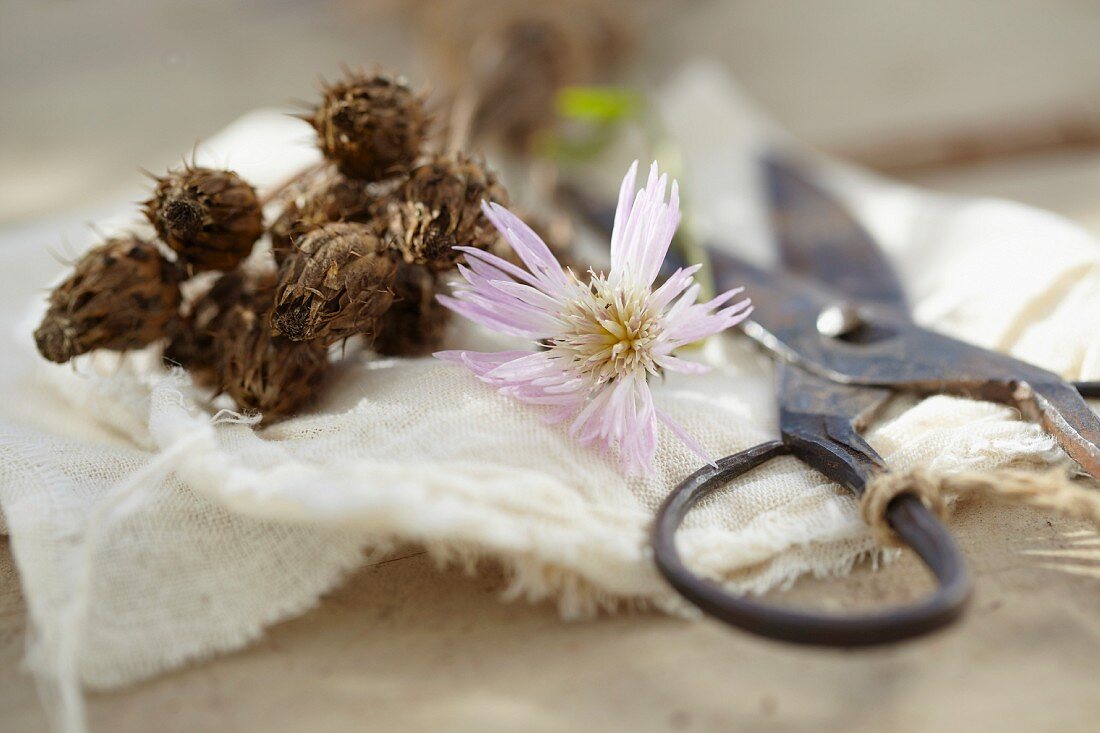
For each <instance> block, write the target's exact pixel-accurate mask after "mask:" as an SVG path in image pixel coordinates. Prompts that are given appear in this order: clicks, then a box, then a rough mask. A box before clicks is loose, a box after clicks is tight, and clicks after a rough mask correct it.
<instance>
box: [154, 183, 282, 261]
mask: <svg viewBox="0 0 1100 733" xmlns="http://www.w3.org/2000/svg"><path fill="white" fill-rule="evenodd" d="M145 216H146V217H147V218H148V219H149V221H150V222H152V224H153V226H154V227H155V228H156V230H157V234H159V235H160V237H161V239H163V240H164V241H165V243H167V244H168V246H169V247H171V248H172V249H173V250H175V251H176V252H177V253H178V254H179V257H180V260H181V261H182V262H184V263H185V264H187V265H188V266H189V267H190V268H191V270H192V271H194V272H202V271H204V270H231V269H233V268H234V267H236V265H237V263H238V262H240V261H241V260H242V259H244V258H245V257H247V256H248V254H249V252H251V251H252V245H253V244H254V243H255V242H256V240H257V239H259V237H260V235H261V234H263V231H264V223H263V214H262V212H261V210H260V202H259V199H257V197H256V191H255V190H254V189H253V188H252V186H250V185H248V183H247V182H245V181H244V179H242V178H241V177H240V176H238V175H237V174H236V173H233V172H232V171H220V170H211V169H210V168H196V167H191V166H187V167H185V168H184V169H183V170H181V171H171V172H169V173H168V175H166V176H164V177H163V178H158V179H157V185H156V188H155V189H154V192H153V198H151V199H149V200H148V201H146V202H145Z"/></svg>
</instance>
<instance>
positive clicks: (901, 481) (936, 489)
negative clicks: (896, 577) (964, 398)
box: [860, 468, 1100, 546]
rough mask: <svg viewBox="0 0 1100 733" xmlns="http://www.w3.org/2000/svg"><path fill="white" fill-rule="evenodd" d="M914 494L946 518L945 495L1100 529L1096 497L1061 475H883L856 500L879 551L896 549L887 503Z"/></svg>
mask: <svg viewBox="0 0 1100 733" xmlns="http://www.w3.org/2000/svg"><path fill="white" fill-rule="evenodd" d="M905 493H912V494H916V495H917V496H918V497H920V499H921V501H922V502H924V504H925V506H927V507H928V508H929V509H931V510H932V511H933V512H935V513H936V514H938V515H939V516H940V517H941V518H945V516H946V514H947V503H946V501H945V495H949V494H956V495H966V494H970V495H978V496H984V497H987V498H990V499H995V500H997V501H1000V502H1002V503H1005V504H1021V505H1024V506H1029V507H1032V508H1033V509H1038V510H1040V511H1045V512H1050V513H1053V514H1058V515H1061V516H1064V517H1069V518H1071V519H1085V520H1088V521H1090V522H1092V523H1093V524H1094V525H1096V527H1097V528H1100V492H1098V491H1096V490H1095V489H1086V488H1084V487H1082V486H1080V485H1079V484H1076V483H1074V482H1073V481H1072V480H1071V479H1070V477H1069V476H1068V475H1066V473H1065V472H1064V471H1062V470H1060V469H1052V470H1049V471H1042V472H1036V471H1026V470H1020V469H1002V470H999V471H988V472H982V471H966V472H963V473H955V474H934V473H931V472H930V471H928V470H926V469H920V468H918V469H914V470H912V471H906V472H901V473H882V474H880V475H878V476H876V477H875V478H874V479H873V480H872V481H871V482H870V483H869V484H868V485H867V489H866V490H865V491H864V493H863V497H862V498H861V499H860V514H861V515H862V516H863V519H864V521H866V522H867V523H868V524H869V525H871V528H872V529H873V530H874V533H875V541H876V542H878V543H879V545H882V546H897V545H898V542H897V539H896V538H895V536H894V531H893V529H891V528H890V525H889V524H888V523H887V522H886V518H885V512H886V507H887V505H889V503H890V501H891V500H892V499H894V497H896V496H898V495H899V494H905Z"/></svg>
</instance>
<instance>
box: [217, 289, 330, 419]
mask: <svg viewBox="0 0 1100 733" xmlns="http://www.w3.org/2000/svg"><path fill="white" fill-rule="evenodd" d="M214 344H215V348H216V352H217V370H218V387H219V388H220V390H221V391H222V392H224V393H225V394H227V395H229V396H230V397H231V398H233V401H234V402H236V403H237V407H238V408H240V409H242V410H248V411H256V412H262V413H263V415H264V421H265V422H270V421H271V420H274V419H277V418H281V417H286V416H287V415H290V414H291V413H293V412H295V411H296V410H298V409H299V408H300V407H302V406H303V405H305V404H307V403H308V402H309V401H310V400H312V399H313V398H314V397H315V395H316V394H317V391H318V389H319V388H320V384H321V381H322V380H323V379H324V376H325V374H326V372H327V371H328V368H329V362H328V353H327V350H326V349H325V347H324V346H322V345H321V344H319V343H316V342H312V343H302V342H295V341H290V340H289V339H285V338H282V337H279V336H274V335H272V333H271V329H270V328H269V327H268V324H267V317H266V312H264V311H262V310H261V311H257V310H255V309H253V308H250V307H247V306H242V305H234V306H232V307H231V308H230V309H229V311H228V312H227V313H226V314H225V318H224V320H223V322H222V324H221V326H220V328H219V329H218V330H217V331H216V332H215V333H214Z"/></svg>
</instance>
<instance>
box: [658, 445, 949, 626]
mask: <svg viewBox="0 0 1100 733" xmlns="http://www.w3.org/2000/svg"><path fill="white" fill-rule="evenodd" d="M790 453H791V449H790V448H789V447H788V446H787V445H785V444H784V443H783V442H782V441H779V440H776V441H772V442H769V443H763V444H761V445H758V446H755V447H753V448H749V449H748V450H745V451H742V452H741V453H737V454H735V455H732V456H728V457H726V458H723V459H721V460H719V461H718V462H717V466H705V467H703V468H702V469H700V470H698V471H696V472H695V473H693V474H692V475H691V476H689V477H688V478H686V479H685V480H684V481H683V482H681V483H680V485H679V486H677V487H676V488H675V489H674V490H673V491H672V493H670V494H669V495H668V497H667V498H666V499H665V501H664V503H663V504H662V505H661V508H660V509H659V510H658V512H657V519H656V524H655V526H654V531H653V536H652V540H651V543H652V547H653V551H654V555H655V559H656V563H657V567H658V569H659V570H660V571H661V574H662V575H663V576H664V577H665V578H666V579H667V580H668V582H669V583H671V584H672V586H673V587H674V588H676V590H678V591H679V592H680V593H681V594H683V596H684V597H685V598H687V599H688V600H690V601H691V602H692V603H694V604H695V605H696V606H698V607H699V608H700V609H701V610H702V611H704V612H705V613H707V614H709V615H710V616H713V617H715V618H717V619H719V620H721V621H724V622H726V623H729V624H733V625H734V626H738V627H740V628H742V629H745V630H746V631H750V632H753V633H755V634H759V635H761V636H766V637H769V638H772V639H778V640H781V641H788V642H793V643H796V644H812V645H821V646H870V645H874V644H885V643H888V642H894V641H900V640H902V639H908V638H911V637H914V636H919V635H920V634H923V633H926V632H928V631H932V630H934V629H938V628H940V627H942V626H945V625H947V624H949V623H951V622H952V621H954V620H955V619H956V618H958V617H959V616H960V615H961V614H962V611H963V609H964V607H965V606H966V602H967V600H968V599H969V597H970V579H969V574H968V572H967V569H966V564H965V562H964V560H963V557H962V555H961V554H960V552H959V550H958V547H957V546H956V545H955V542H954V540H952V538H951V535H950V534H949V533H948V531H947V529H946V528H945V527H944V526H943V524H942V523H941V522H940V521H939V519H937V518H936V516H935V515H933V514H932V513H931V512H930V511H929V510H928V509H927V508H926V507H925V506H924V504H922V503H921V501H920V499H918V498H917V497H916V496H914V495H912V494H902V495H900V496H898V497H897V498H895V499H894V500H893V501H892V502H891V503H890V504H889V506H888V507H887V510H886V519H887V521H888V522H889V523H890V526H891V527H893V529H894V531H895V532H896V533H897V534H898V536H899V537H900V538H901V540H902V541H903V542H904V543H905V544H906V545H908V546H909V547H910V548H912V549H913V550H914V551H915V552H916V553H917V555H918V556H919V557H920V558H921V560H922V561H923V562H924V564H925V565H926V566H927V567H928V569H929V570H931V571H932V574H933V575H935V577H936V580H937V583H938V585H937V587H936V590H935V591H934V592H933V593H932V595H930V596H928V597H926V598H925V599H923V600H921V601H917V602H915V603H912V604H908V605H904V606H900V607H897V608H891V609H887V610H884V611H875V612H871V613H861V614H855V615H851V616H840V615H835V614H826V613H815V612H809V611H798V610H793V609H789V608H783V607H780V606H776V605H772V604H768V603H762V602H760V601H755V600H750V599H749V598H747V597H745V596H737V595H733V594H732V593H729V592H728V591H726V590H725V589H724V588H722V587H721V586H720V585H718V584H717V583H715V582H713V581H710V580H707V579H705V578H702V577H700V576H699V575H697V574H695V573H694V572H692V571H691V570H690V569H689V568H688V567H687V566H686V565H684V562H683V560H682V559H681V558H680V553H679V552H678V551H677V549H676V530H677V529H678V528H679V527H680V524H681V523H683V521H684V517H686V516H687V514H688V512H689V511H691V509H692V508H693V507H694V506H695V505H696V504H698V503H699V501H700V500H701V499H703V498H704V497H706V496H708V495H709V494H711V493H712V492H714V491H715V490H717V489H719V488H721V487H723V486H724V485H726V484H727V483H728V482H729V481H730V480H732V479H735V478H737V477H739V476H741V475H743V474H745V473H747V472H749V471H751V470H753V469H754V468H757V467H758V466H760V465H762V464H764V463H766V462H768V461H769V460H771V459H772V458H776V457H778V456H783V455H789V454H790Z"/></svg>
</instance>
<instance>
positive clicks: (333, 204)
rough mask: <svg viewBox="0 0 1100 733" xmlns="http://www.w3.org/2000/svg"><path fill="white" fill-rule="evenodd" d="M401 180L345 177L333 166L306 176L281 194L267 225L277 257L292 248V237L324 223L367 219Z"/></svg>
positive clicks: (383, 202)
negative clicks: (279, 205)
mask: <svg viewBox="0 0 1100 733" xmlns="http://www.w3.org/2000/svg"><path fill="white" fill-rule="evenodd" d="M400 183H401V181H400V180H396V181H376V182H372V181H363V180H359V179H356V178H348V177H347V176H345V175H344V174H342V173H340V172H339V171H337V170H336V169H334V168H332V167H326V168H323V169H321V170H319V171H315V172H313V173H312V174H310V175H308V176H306V177H305V178H304V179H303V180H302V181H300V182H299V183H297V184H295V185H292V186H291V187H290V188H289V190H288V191H287V192H286V194H285V195H284V196H283V199H282V200H283V208H282V211H281V212H280V213H279V216H278V217H277V218H276V219H275V221H273V222H272V223H271V226H270V227H269V228H268V232H269V233H270V235H271V249H272V252H273V253H274V255H275V259H276V261H277V262H282V260H283V258H284V257H285V256H286V255H287V254H288V253H290V252H292V251H293V241H294V240H295V239H297V238H299V237H301V236H302V235H304V234H307V233H308V232H310V231H311V230H313V229H316V228H317V227H320V226H322V225H323V224H330V223H333V222H342V221H354V222H368V221H370V220H371V219H372V218H374V217H375V216H376V215H377V213H378V210H379V208H380V207H383V206H384V204H385V202H386V201H387V199H388V197H389V196H390V194H391V193H392V192H393V190H394V188H396V187H397V186H399V185H400Z"/></svg>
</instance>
